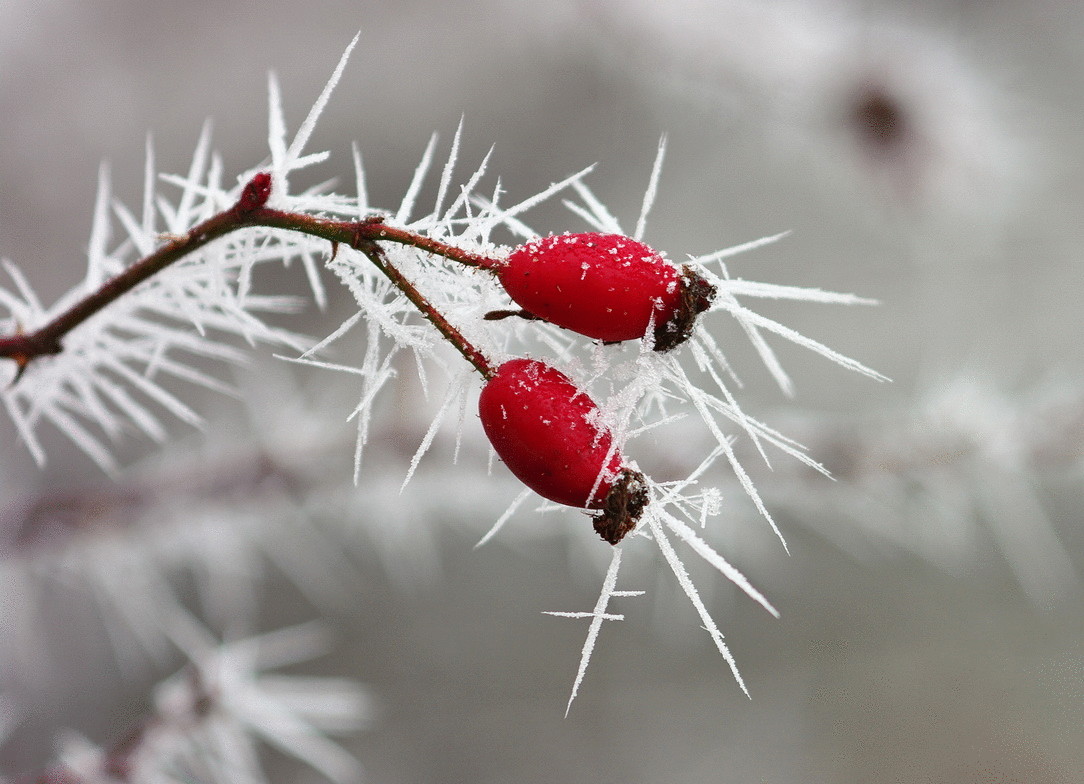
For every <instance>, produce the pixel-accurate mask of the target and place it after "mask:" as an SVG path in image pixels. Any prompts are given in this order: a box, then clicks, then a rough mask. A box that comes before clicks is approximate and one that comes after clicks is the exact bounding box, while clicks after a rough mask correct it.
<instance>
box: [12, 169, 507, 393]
mask: <svg viewBox="0 0 1084 784" xmlns="http://www.w3.org/2000/svg"><path fill="white" fill-rule="evenodd" d="M270 193H271V175H270V174H267V173H263V172H261V173H260V174H257V175H256V176H255V177H253V178H252V180H251V181H249V183H248V184H247V185H246V186H245V188H244V190H243V191H242V193H241V197H240V198H239V199H238V201H237V203H236V204H235V205H233V206H232V207H231V208H230V209H228V210H225V211H224V212H220V213H218V214H217V215H214V216H212V217H210V218H208V219H207V220H205V221H203V222H202V223H200V224H198V225H197V226H195V227H193V228H192V229H191V230H190V231H189V232H188V233H187V234H185V235H184V236H181V237H176V238H174V239H173V240H172V241H170V242H169V243H167V244H166V245H163V246H162V247H161V248H159V249H158V250H156V251H154V252H153V253H151V254H150V255H148V256H145V257H144V258H142V259H140V260H139V261H137V262H135V263H134V264H132V266H130V267H128V268H127V269H126V270H124V271H123V272H121V273H120V274H118V275H117V276H115V277H113V278H111V279H110V280H107V281H106V282H105V283H103V284H102V285H101V287H100V288H98V289H97V290H95V291H93V292H91V293H90V294H88V295H87V296H86V297H84V298H83V299H82V300H80V301H79V302H77V303H75V304H74V305H72V306H71V307H70V308H68V310H66V311H64V312H63V313H61V314H60V315H58V316H57V317H56V318H54V319H53V320H52V321H50V322H49V323H47V324H45V325H43V326H42V327H39V328H38V329H36V330H34V331H32V332H21V331H20V332H17V333H15V334H13V335H9V336H7V337H0V358H4V357H6V358H8V359H11V360H14V361H15V363H16V365H17V366H18V372H17V374H16V379H15V380H16V381H17V380H18V379H19V377H20V376H21V375H22V373H23V372H24V371H25V370H26V368H27V367H28V366H29V365H30V363H31V362H33V361H34V360H35V359H37V358H38V357H42V356H47V355H51V354H59V353H60V352H61V351H63V339H64V337H65V336H66V335H67V334H68V333H69V332H71V331H72V330H73V329H75V328H76V327H78V326H79V325H80V324H82V323H83V322H84V321H86V320H87V319H89V318H90V317H91V316H93V315H95V314H96V313H98V312H99V311H101V310H102V309H103V308H105V307H106V306H108V305H109V304H110V303H112V302H114V301H116V300H117V299H119V298H120V297H122V296H123V295H125V294H127V293H128V292H129V291H131V290H132V289H134V288H135V287H136V286H138V285H139V284H141V283H143V282H144V281H146V280H148V279H150V278H152V277H153V276H155V275H157V274H158V273H159V272H161V271H162V270H164V269H165V268H166V267H168V266H170V265H171V264H173V263H174V262H176V261H179V260H180V259H182V258H184V257H185V256H187V255H188V254H190V253H192V252H194V251H196V250H198V249H199V248H202V247H203V246H204V245H206V244H208V243H209V242H212V241H214V240H216V239H218V238H219V237H223V236H225V235H226V234H229V233H231V232H234V231H238V230H240V229H245V228H251V227H254V226H262V227H265V228H272V229H284V230H287V231H296V232H299V233H301V234H308V235H310V236H313V237H320V238H321V239H325V240H328V241H329V242H330V243H331V244H332V254H333V255H334V252H335V250H336V249H337V247H338V245H339V244H345V245H349V246H350V247H353V248H356V249H358V250H360V251H362V252H363V253H365V255H366V256H368V257H369V259H371V260H372V261H373V263H374V264H376V265H377V267H379V268H380V270H381V271H382V272H383V273H384V274H385V275H387V276H388V278H389V279H390V280H391V281H392V283H394V284H395V285H396V287H398V288H399V289H400V290H401V291H403V293H404V294H406V295H407V298H408V299H410V301H411V302H413V303H414V304H415V306H417V307H418V309H419V310H421V312H422V313H423V315H425V317H426V318H427V319H429V321H430V322H432V323H433V325H434V326H435V327H437V329H439V330H440V331H441V334H443V335H444V336H445V337H446V338H448V340H449V341H451V342H452V343H453V344H454V345H455V346H456V348H457V349H459V350H460V351H461V352H462V353H463V355H464V356H466V357H467V359H468V360H469V361H470V362H471V364H473V365H474V366H475V367H476V368H477V369H478V371H479V372H480V373H482V375H484V376H486V377H488V376H489V374H490V373H491V369H490V368H489V364H488V362H486V361H485V358H484V357H483V356H482V355H481V353H480V352H478V350H477V349H475V348H474V347H473V346H471V345H470V343H469V342H468V341H467V340H466V338H464V337H463V336H462V335H461V334H460V333H459V332H458V331H456V330H455V329H454V328H453V327H451V325H450V324H448V322H447V321H446V320H445V319H444V317H443V316H442V315H441V314H440V313H438V312H437V311H436V310H435V309H434V308H433V306H432V305H431V304H430V303H429V302H428V301H427V300H426V299H425V298H424V297H422V296H421V295H420V294H419V293H418V292H417V290H416V289H415V288H414V287H413V286H412V285H411V284H410V283H409V282H408V281H406V279H405V278H403V276H402V275H401V274H400V273H399V271H398V270H397V269H396V268H395V267H393V266H392V265H391V263H390V262H389V261H388V260H387V259H386V258H385V257H384V256H383V253H382V252H381V251H380V249H379V245H378V244H377V243H380V242H395V243H399V244H400V245H409V246H411V247H414V248H418V249H419V250H422V251H425V252H427V253H432V254H434V255H438V256H443V257H444V258H446V259H450V260H452V261H455V262H457V263H459V264H464V265H467V266H470V267H477V268H480V269H485V270H489V271H495V270H497V269H498V268H499V267H500V265H501V263H502V262H501V260H500V259H495V258H491V257H488V256H482V255H480V254H477V253H471V252H469V251H466V250H463V249H461V248H456V247H454V246H452V245H449V244H447V243H444V242H440V241H439V240H435V239H433V238H431V237H425V236H423V235H420V234H415V233H413V232H411V231H408V230H407V229H402V228H396V227H393V226H388V225H386V224H385V223H384V222H383V218H382V217H379V216H378V217H373V218H367V219H365V220H361V221H337V220H330V219H328V218H319V217H316V216H313V215H305V214H302V213H293V212H284V211H282V210H274V209H269V208H267V207H266V206H265V205H266V202H267V199H268V197H269V195H270Z"/></svg>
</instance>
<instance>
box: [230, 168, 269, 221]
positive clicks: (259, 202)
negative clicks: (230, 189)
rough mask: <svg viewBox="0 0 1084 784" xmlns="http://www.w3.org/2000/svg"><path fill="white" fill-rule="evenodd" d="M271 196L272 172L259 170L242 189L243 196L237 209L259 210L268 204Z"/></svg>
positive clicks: (238, 201)
mask: <svg viewBox="0 0 1084 784" xmlns="http://www.w3.org/2000/svg"><path fill="white" fill-rule="evenodd" d="M270 196H271V174H270V173H268V172H259V173H258V174H256V175H255V176H253V178H252V179H251V180H249V181H248V182H247V183H246V184H245V188H244V190H243V191H241V198H240V199H238V200H237V206H236V209H237V210H238V211H240V212H251V211H252V210H258V209H260V207H263V206H264V205H265V204H267V199H268V198H269V197H270Z"/></svg>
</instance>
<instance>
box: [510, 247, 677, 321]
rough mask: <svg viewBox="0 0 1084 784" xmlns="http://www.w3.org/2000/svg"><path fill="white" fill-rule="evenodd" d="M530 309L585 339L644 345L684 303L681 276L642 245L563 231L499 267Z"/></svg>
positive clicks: (514, 295)
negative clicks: (647, 336)
mask: <svg viewBox="0 0 1084 784" xmlns="http://www.w3.org/2000/svg"><path fill="white" fill-rule="evenodd" d="M498 276H499V277H500V281H501V284H502V285H503V286H504V288H505V290H506V291H507V292H508V295H509V296H510V297H511V298H512V299H513V300H514V301H515V302H516V304H517V305H519V306H520V307H521V308H523V309H524V310H526V311H528V312H530V313H532V314H534V315H535V316H539V317H540V318H543V319H545V320H546V321H549V322H551V323H553V324H557V325H558V326H561V327H565V328H566V329H571V330H573V331H574V332H578V333H580V334H581V335H586V336H587V337H591V338H597V339H598V340H605V341H619V340H638V339H640V338H642V337H643V336H644V334H645V333H646V332H647V328H648V325H649V324H651V323H652V313H654V322H653V323H654V325H655V326H656V327H657V326H659V325H660V324H663V323H666V322H667V321H669V320H670V318H671V317H672V316H673V315H674V311H675V310H676V309H677V308H678V306H679V304H680V302H681V274H680V272H679V271H678V270H677V268H676V267H675V266H674V265H673V264H671V263H670V262H668V261H667V260H666V259H664V258H662V256H660V255H659V254H658V253H656V252H655V251H654V250H652V249H651V248H650V247H648V246H647V245H644V244H643V243H642V242H637V241H636V240H633V239H630V238H628V237H623V236H621V235H620V234H597V233H586V234H559V235H555V236H552V237H543V238H541V239H537V240H533V241H531V242H528V243H526V244H525V245H521V246H519V247H518V248H516V249H515V250H514V251H512V253H511V254H510V255H509V256H508V258H507V259H506V260H505V263H504V264H503V265H502V266H501V267H500V269H499V270H498Z"/></svg>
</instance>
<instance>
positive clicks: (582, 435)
mask: <svg viewBox="0 0 1084 784" xmlns="http://www.w3.org/2000/svg"><path fill="white" fill-rule="evenodd" d="M478 412H479V415H480V416H481V419H482V427H483V428H484V429H485V432H486V435H487V436H488V437H489V440H490V443H492V444H493V449H494V450H495V451H496V452H497V454H498V456H500V458H501V460H503V461H504V463H505V465H507V466H508V468H509V470H511V472H512V473H513V474H515V475H516V477H517V478H518V479H519V480H520V481H521V482H523V483H524V484H525V485H527V486H528V487H529V488H531V489H532V490H534V491H535V492H536V493H538V494H539V495H541V496H542V497H543V498H547V499H549V500H550V501H555V502H557V503H559V504H565V505H567V506H576V507H580V508H583V509H592V510H601V512H602V513H601V514H600V515H597V516H596V517H595V521H594V524H595V530H596V531H598V533H599V535H600V536H601V537H602V538H603V539H605V540H606V541H608V542H610V543H611V544H617V542H619V541H620V540H621V538H622V537H623V536H624V535H625V534H626V533H628V532H629V531H630V530H631V529H632V528H633V527H634V526H635V525H636V521H637V520H638V519H639V517H640V513H641V512H642V510H643V507H644V506H645V505H646V503H647V489H646V486H645V483H644V478H643V475H642V474H640V472H638V471H634V470H632V469H630V468H627V467H626V466H625V465H624V458H623V457H622V456H621V453H620V451H618V450H617V449H614V448H613V436H612V434H611V432H610V431H609V430H608V429H606V428H605V427H603V426H602V425H601V423H600V422H599V420H598V417H599V409H598V406H596V405H595V402H594V401H593V400H592V399H591V398H590V397H589V396H588V395H587V393H585V392H583V391H582V390H580V389H579V388H578V387H577V386H576V385H575V384H573V383H572V381H571V380H570V379H569V378H568V376H566V375H565V374H564V373H562V372H560V371H559V370H557V369H556V368H553V367H551V366H549V365H547V364H545V363H543V362H539V361H537V360H531V359H513V360H510V361H508V362H505V363H504V364H502V365H501V366H500V367H499V368H497V372H496V374H495V375H494V376H493V377H492V378H491V379H489V381H487V382H486V385H485V386H484V387H483V388H482V394H481V396H480V397H479V400H478Z"/></svg>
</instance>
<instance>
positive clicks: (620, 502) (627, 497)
mask: <svg viewBox="0 0 1084 784" xmlns="http://www.w3.org/2000/svg"><path fill="white" fill-rule="evenodd" d="M649 500H650V499H649V497H648V494H647V481H646V480H645V479H644V475H643V474H642V473H640V472H639V471H633V470H632V469H631V468H625V469H622V471H621V473H620V474H618V475H617V479H615V480H614V483H613V486H611V487H610V492H609V493H607V494H606V502H605V505H604V507H603V510H602V514H600V515H598V516H597V517H595V523H594V524H595V532H596V533H597V534H598V535H599V536H601V537H602V538H603V539H605V540H606V541H607V542H609V543H610V544H617V543H618V542H620V541H621V540H622V539H624V538H625V534H627V533H628V532H629V531H631V530H632V529H633V528H635V527H636V524H637V523H638V522H639V521H640V515H642V514H643V512H644V507H645V506H647V504H648V501H649Z"/></svg>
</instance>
